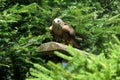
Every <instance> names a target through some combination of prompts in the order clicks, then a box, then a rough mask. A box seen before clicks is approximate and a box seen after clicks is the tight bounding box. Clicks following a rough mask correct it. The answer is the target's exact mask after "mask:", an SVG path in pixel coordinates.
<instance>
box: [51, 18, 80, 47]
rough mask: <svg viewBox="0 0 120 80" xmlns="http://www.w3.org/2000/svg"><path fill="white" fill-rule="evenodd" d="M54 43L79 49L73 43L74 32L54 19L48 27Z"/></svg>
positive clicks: (65, 24) (61, 21) (60, 20)
mask: <svg viewBox="0 0 120 80" xmlns="http://www.w3.org/2000/svg"><path fill="white" fill-rule="evenodd" d="M49 30H50V33H51V35H52V36H53V39H54V41H56V42H62V43H63V44H66V45H71V46H73V47H76V48H79V46H78V45H77V43H76V41H75V30H74V29H73V28H72V27H71V26H70V25H69V24H67V23H65V22H64V21H63V20H62V19H60V18H55V19H54V20H53V21H52V25H51V26H50V27H49Z"/></svg>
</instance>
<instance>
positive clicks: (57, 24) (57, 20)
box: [52, 18, 64, 26]
mask: <svg viewBox="0 0 120 80" xmlns="http://www.w3.org/2000/svg"><path fill="white" fill-rule="evenodd" d="M52 24H53V25H55V26H60V25H62V24H64V22H63V20H62V19H60V18H55V19H54V20H53V22H52Z"/></svg>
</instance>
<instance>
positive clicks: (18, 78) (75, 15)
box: [0, 0, 120, 80]
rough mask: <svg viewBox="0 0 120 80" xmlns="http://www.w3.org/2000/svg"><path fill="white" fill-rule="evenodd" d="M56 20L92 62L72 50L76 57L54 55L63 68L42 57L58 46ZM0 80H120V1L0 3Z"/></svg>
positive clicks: (4, 0)
mask: <svg viewBox="0 0 120 80" xmlns="http://www.w3.org/2000/svg"><path fill="white" fill-rule="evenodd" d="M56 17H59V18H61V19H63V20H64V21H65V22H66V23H68V24H70V25H71V26H72V27H73V28H74V29H75V32H76V35H77V36H79V37H80V38H81V40H78V41H77V43H78V45H79V46H80V49H81V50H82V51H86V52H88V53H89V57H86V56H84V55H82V54H79V53H78V52H77V51H75V50H74V48H72V47H71V46H68V51H69V54H70V55H71V56H67V55H65V54H62V53H60V52H56V51H55V52H54V54H55V55H56V56H57V57H60V58H62V59H64V60H66V61H67V64H66V66H64V67H63V66H62V64H61V63H54V62H53V61H51V60H48V58H47V57H45V58H43V57H41V56H40V55H39V54H40V53H39V52H38V51H37V50H38V47H39V46H40V45H41V44H43V43H46V42H50V41H53V37H52V36H51V34H50V31H49V27H50V26H51V24H52V20H53V19H54V18H56ZM94 55H97V56H94ZM46 60H47V61H46ZM0 80H120V1H119V0H0Z"/></svg>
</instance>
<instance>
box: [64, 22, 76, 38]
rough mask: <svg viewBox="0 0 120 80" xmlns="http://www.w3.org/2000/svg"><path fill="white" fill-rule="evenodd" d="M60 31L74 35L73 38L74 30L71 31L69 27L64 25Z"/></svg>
mask: <svg viewBox="0 0 120 80" xmlns="http://www.w3.org/2000/svg"><path fill="white" fill-rule="evenodd" d="M62 29H63V30H64V31H65V32H67V33H69V34H70V35H74V36H75V32H74V29H73V28H72V27H71V26H70V25H68V24H65V25H63V26H62Z"/></svg>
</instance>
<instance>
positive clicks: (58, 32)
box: [53, 27, 63, 35]
mask: <svg viewBox="0 0 120 80" xmlns="http://www.w3.org/2000/svg"><path fill="white" fill-rule="evenodd" d="M53 32H54V33H55V34H56V35H62V34H63V31H62V28H60V27H54V28H53Z"/></svg>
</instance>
